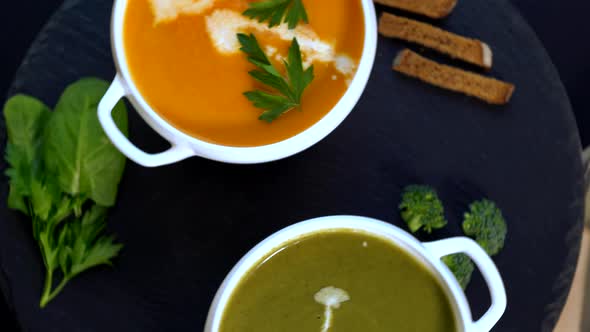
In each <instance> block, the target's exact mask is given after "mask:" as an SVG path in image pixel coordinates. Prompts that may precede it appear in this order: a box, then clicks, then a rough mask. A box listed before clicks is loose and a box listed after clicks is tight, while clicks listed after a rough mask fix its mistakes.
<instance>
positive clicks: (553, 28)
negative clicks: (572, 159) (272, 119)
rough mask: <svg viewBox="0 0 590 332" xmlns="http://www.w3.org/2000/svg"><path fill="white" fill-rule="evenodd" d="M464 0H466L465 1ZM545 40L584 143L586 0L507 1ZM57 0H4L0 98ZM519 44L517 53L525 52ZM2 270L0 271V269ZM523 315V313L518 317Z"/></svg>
mask: <svg viewBox="0 0 590 332" xmlns="http://www.w3.org/2000/svg"><path fill="white" fill-rule="evenodd" d="M465 1H467V0H465ZM512 1H513V3H514V4H515V5H516V7H518V8H519V9H520V10H521V12H522V15H523V16H524V17H525V18H526V19H527V20H528V22H529V23H530V24H531V26H532V27H533V28H534V29H535V30H536V31H537V34H538V35H539V38H540V39H541V41H542V42H543V43H544V44H545V47H546V48H547V50H548V52H549V54H550V56H551V58H552V60H553V62H554V63H555V65H556V67H557V69H558V70H559V73H560V75H561V79H562V81H563V83H564V85H565V86H566V89H567V92H568V94H569V96H570V99H571V102H572V106H573V109H574V112H575V113H576V118H577V121H578V127H579V128H580V131H581V138H582V143H583V145H584V146H586V145H588V144H589V143H590V130H585V128H587V127H588V126H589V125H590V115H588V114H587V111H586V110H587V109H588V106H590V99H589V98H585V96H587V93H585V89H586V88H587V87H590V77H589V76H588V75H589V74H590V63H589V61H590V44H588V43H586V42H585V40H586V39H587V38H586V36H588V35H590V25H588V24H584V23H585V21H586V20H587V13H588V11H589V10H590V2H588V1H587V0H561V1H554V0H553V1H552V0H512ZM61 2H62V1H61V0H19V1H17V2H8V3H6V4H4V6H3V8H2V10H1V11H0V42H1V44H0V45H2V50H1V52H0V59H1V61H0V96H2V97H1V98H0V99H3V96H4V93H5V91H6V90H7V88H8V86H9V85H10V83H11V81H12V79H13V76H14V73H15V71H16V69H17V67H18V65H19V64H20V61H21V60H22V58H23V57H24V55H25V53H26V51H27V49H28V47H29V45H30V44H31V42H32V41H33V39H34V38H35V35H36V34H37V32H38V31H39V30H40V29H41V27H42V26H43V25H44V24H45V22H46V21H47V20H48V19H49V17H50V16H51V14H52V12H53V11H54V10H55V9H56V8H57V7H58V6H59V5H60V4H61ZM526 51H527V50H526V49H523V50H522V52H526ZM0 245H1V244H0ZM0 273H2V271H0ZM1 300H2V299H1V297H0V331H7V332H9V331H12V330H16V327H15V326H14V323H13V320H12V318H11V314H10V311H9V309H8V308H6V306H5V304H4V303H3V302H2V301H1ZM523 319H526V318H523Z"/></svg>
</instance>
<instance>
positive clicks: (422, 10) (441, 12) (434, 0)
mask: <svg viewBox="0 0 590 332" xmlns="http://www.w3.org/2000/svg"><path fill="white" fill-rule="evenodd" d="M374 2H375V3H378V4H381V5H385V6H389V7H394V8H398V9H402V10H405V11H408V12H411V13H415V14H420V15H424V16H427V17H430V18H443V17H446V16H448V15H449V14H450V13H451V12H452V11H453V9H454V8H455V5H457V0H374Z"/></svg>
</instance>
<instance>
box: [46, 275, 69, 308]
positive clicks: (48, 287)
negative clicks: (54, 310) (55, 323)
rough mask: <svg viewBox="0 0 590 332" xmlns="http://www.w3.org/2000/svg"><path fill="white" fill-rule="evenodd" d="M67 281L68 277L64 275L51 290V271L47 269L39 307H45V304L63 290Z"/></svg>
mask: <svg viewBox="0 0 590 332" xmlns="http://www.w3.org/2000/svg"><path fill="white" fill-rule="evenodd" d="M68 281H70V278H66V277H64V278H63V279H62V280H61V282H60V283H59V285H57V287H55V289H54V290H53V291H51V286H52V285H53V272H52V271H49V270H47V274H46V277H45V289H43V295H41V301H40V303H39V305H40V306H41V308H45V306H46V305H47V304H48V303H49V302H51V300H53V298H55V297H56V296H57V295H58V294H59V293H60V292H61V291H62V290H63V288H64V287H65V286H66V284H67V283H68Z"/></svg>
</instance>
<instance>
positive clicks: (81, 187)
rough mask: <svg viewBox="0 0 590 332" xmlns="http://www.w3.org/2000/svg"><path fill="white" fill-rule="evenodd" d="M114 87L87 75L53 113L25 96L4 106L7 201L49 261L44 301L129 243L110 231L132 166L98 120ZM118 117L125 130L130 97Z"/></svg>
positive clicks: (116, 113)
mask: <svg viewBox="0 0 590 332" xmlns="http://www.w3.org/2000/svg"><path fill="white" fill-rule="evenodd" d="M107 88H108V83H107V82H104V81H101V80H98V79H83V80H80V81H78V82H76V83H74V84H72V85H70V86H69V87H68V88H67V89H66V91H64V93H63V94H62V96H61V98H60V99H59V102H58V104H57V106H56V107H55V111H54V112H51V111H50V109H49V107H47V106H45V105H44V104H43V103H42V102H41V101H39V100H37V99H35V98H32V97H29V96H24V95H17V96H14V97H12V98H10V99H9V100H8V101H7V102H6V105H5V106H4V117H5V120H6V129H7V131H8V144H7V146H6V161H7V162H8V164H9V166H10V167H9V168H8V170H7V171H6V175H7V176H8V177H9V182H10V189H9V194H8V207H9V208H11V209H14V210H18V211H21V212H22V213H24V214H25V215H27V216H29V217H30V218H31V220H32V229H33V237H34V238H35V240H36V241H37V244H38V246H39V249H40V251H41V256H42V258H43V263H44V265H45V286H44V288H43V293H42V295H41V300H40V306H41V307H45V306H46V305H47V303H49V302H50V301H51V300H52V299H53V298H55V296H57V295H58V294H59V293H60V292H61V291H62V289H63V288H64V286H65V285H66V284H67V283H68V282H69V281H70V280H72V278H74V277H75V276H77V275H78V274H80V273H82V272H83V271H85V270H87V269H90V268H92V267H95V266H98V265H102V264H110V263H111V260H112V258H113V257H115V256H116V255H117V254H118V253H119V251H120V250H121V248H122V245H120V244H117V243H115V241H114V238H113V237H112V236H107V235H104V234H103V230H104V227H105V224H106V212H107V207H110V206H112V205H114V204H115V199H116V196H117V190H118V185H119V182H120V180H121V177H122V175H123V169H124V167H125V157H124V156H123V155H122V154H121V153H120V152H119V151H118V150H117V149H116V148H115V147H114V146H113V145H112V144H111V142H110V141H109V140H108V138H107V137H106V136H105V134H104V132H103V130H102V127H101V126H100V124H99V122H98V117H97V110H96V108H97V105H98V102H99V101H100V99H101V98H102V96H103V95H104V93H105V92H106V90H107ZM113 118H114V120H115V122H116V123H117V124H118V126H119V128H120V129H121V130H122V131H123V132H124V133H126V132H127V113H126V109H125V105H124V104H123V103H119V104H117V106H116V107H115V109H114V110H113Z"/></svg>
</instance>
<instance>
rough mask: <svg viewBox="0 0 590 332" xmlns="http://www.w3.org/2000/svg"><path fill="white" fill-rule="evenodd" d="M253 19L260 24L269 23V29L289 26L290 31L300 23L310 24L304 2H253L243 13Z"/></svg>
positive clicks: (287, 0)
mask: <svg viewBox="0 0 590 332" xmlns="http://www.w3.org/2000/svg"><path fill="white" fill-rule="evenodd" d="M243 15H245V16H248V17H249V18H251V19H257V20H258V21H259V22H264V21H268V26H269V27H271V28H272V27H274V26H277V25H280V24H281V22H285V23H287V24H288V26H289V29H295V27H296V26H297V24H298V23H299V21H303V22H305V23H309V19H308V18H307V12H306V11H305V7H304V6H303V0H266V1H259V2H253V3H250V4H249V8H248V9H247V10H246V11H245V12H244V13H243Z"/></svg>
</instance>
